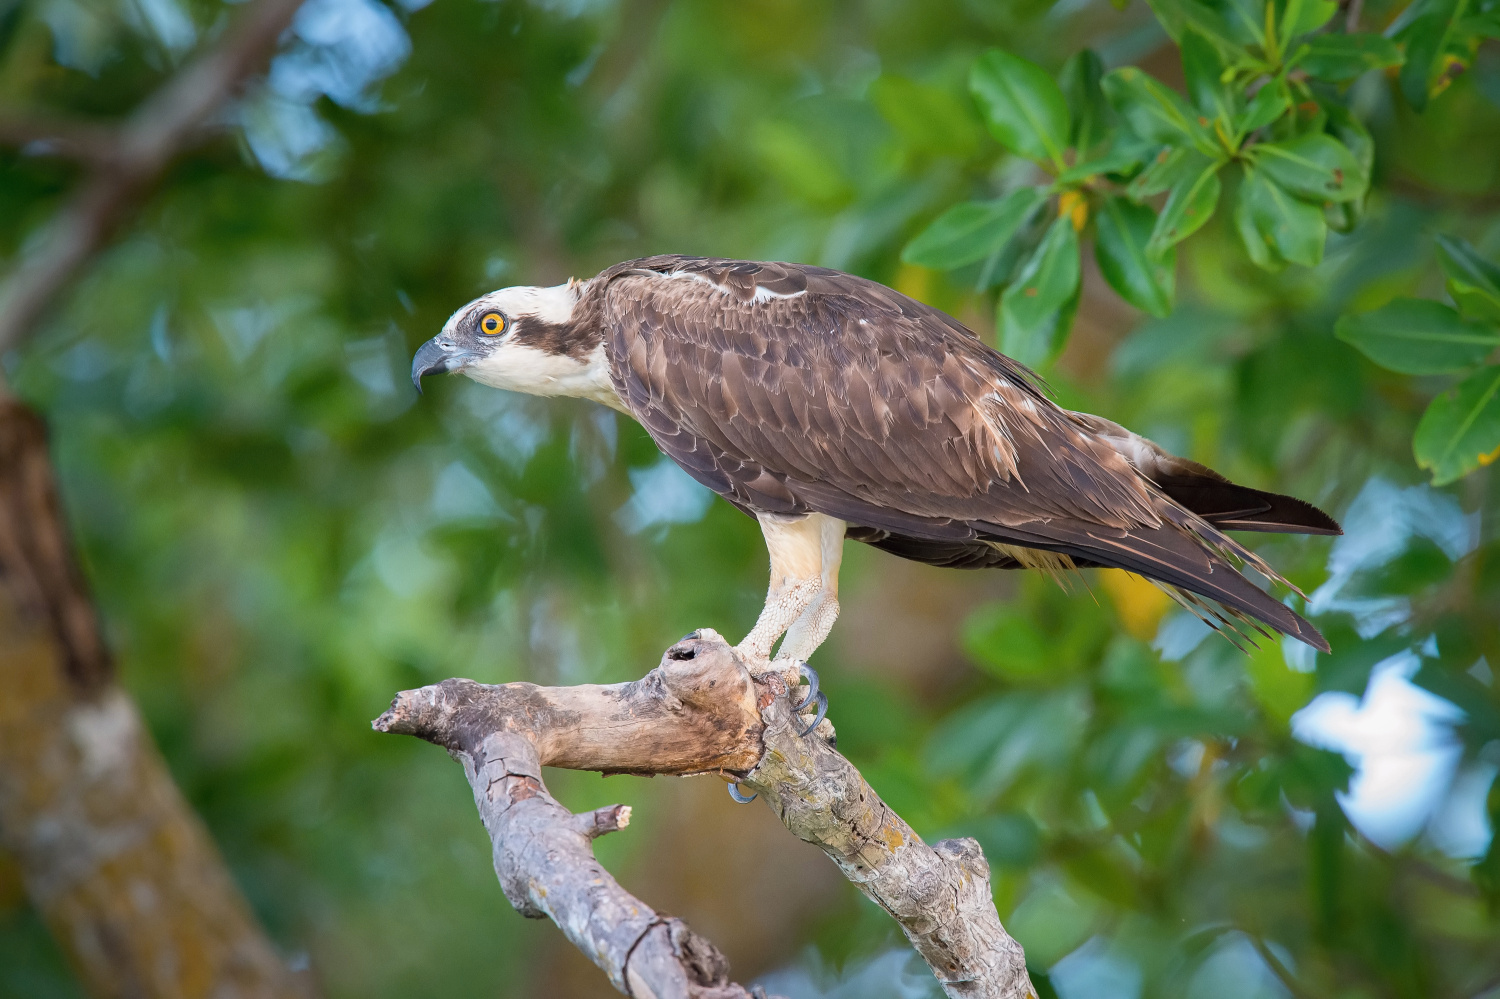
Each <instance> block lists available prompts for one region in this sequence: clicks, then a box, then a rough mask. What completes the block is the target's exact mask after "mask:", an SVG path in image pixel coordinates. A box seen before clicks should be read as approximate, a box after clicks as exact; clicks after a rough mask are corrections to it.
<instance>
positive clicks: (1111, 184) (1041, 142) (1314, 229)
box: [902, 0, 1500, 365]
mask: <svg viewBox="0 0 1500 999" xmlns="http://www.w3.org/2000/svg"><path fill="white" fill-rule="evenodd" d="M1492 3H1493V0H1481V2H1480V3H1479V4H1475V5H1469V4H1467V3H1466V2H1465V0H1454V2H1434V0H1419V2H1418V3H1416V4H1413V5H1412V6H1411V7H1410V8H1408V9H1407V10H1406V11H1404V12H1403V13H1402V14H1401V15H1400V16H1399V17H1397V18H1396V20H1395V21H1394V22H1393V23H1392V24H1391V26H1390V28H1389V29H1388V30H1387V31H1386V32H1385V33H1384V34H1376V33H1371V32H1342V33H1338V32H1333V31H1330V30H1327V29H1328V26H1329V22H1330V21H1331V20H1332V19H1333V17H1334V14H1335V13H1336V12H1337V10H1338V5H1337V4H1336V3H1333V2H1330V0H1223V2H1221V3H1218V4H1211V3H1209V2H1206V0H1153V2H1152V9H1153V11H1154V12H1155V14H1156V16H1157V18H1158V20H1159V21H1160V22H1161V23H1162V26H1163V27H1164V28H1165V30H1166V31H1167V34H1168V35H1169V36H1170V37H1171V39H1172V40H1173V42H1174V43H1175V44H1176V45H1177V46H1178V47H1179V49H1180V51H1181V56H1182V65H1183V71H1184V76H1185V79H1186V90H1187V93H1186V95H1183V94H1179V93H1178V92H1177V91H1175V90H1173V89H1172V88H1170V87H1168V86H1167V85H1165V84H1164V83H1162V82H1161V81H1160V80H1157V79H1155V78H1153V77H1152V76H1150V75H1149V74H1147V73H1145V72H1143V71H1142V70H1140V69H1138V68H1136V67H1133V66H1126V67H1122V68H1119V69H1115V70H1113V71H1111V72H1108V73H1106V72H1104V68H1103V64H1102V62H1101V60H1100V59H1099V57H1098V56H1097V55H1096V54H1095V53H1093V52H1092V51H1088V50H1085V51H1082V52H1079V53H1077V54H1076V55H1074V56H1073V57H1072V58H1071V59H1069V60H1068V61H1067V63H1066V64H1065V65H1064V66H1063V67H1062V69H1061V71H1060V72H1059V74H1058V75H1057V77H1056V78H1054V77H1053V76H1051V75H1049V74H1048V73H1047V72H1046V71H1045V70H1043V69H1042V68H1041V67H1039V66H1036V65H1035V64H1033V63H1031V62H1028V61H1027V60H1025V59H1023V58H1021V57H1019V56H1017V55H1014V54H1011V53H1008V52H1004V51H1001V50H998V49H995V50H991V51H989V52H986V53H985V54H984V55H982V56H981V57H980V58H979V59H978V60H976V62H975V63H974V65H973V67H972V68H971V71H970V76H969V89H970V91H971V93H972V95H973V97H974V100H975V101H976V102H977V104H978V106H979V109H980V112H981V114H982V117H983V119H984V121H985V123H986V125H987V126H988V128H989V131H990V133H991V134H992V135H993V136H994V137H995V138H996V139H997V140H998V141H999V143H1000V144H1001V145H1002V146H1003V147H1005V149H1006V150H1008V151H1009V152H1011V153H1013V154H1015V155H1017V156H1020V157H1023V158H1025V159H1028V160H1030V161H1032V162H1033V163H1035V164H1036V166H1037V168H1038V169H1039V170H1040V171H1041V172H1042V173H1043V174H1044V175H1046V177H1047V180H1046V181H1045V182H1044V183H1039V184H1033V185H1028V186H1023V187H1020V188H1018V189H1016V190H1013V191H1011V192H1010V193H1008V194H1006V195H1004V196H1003V197H1000V198H996V199H991V200H975V201H968V202H964V203H961V204H958V205H954V206H952V207H951V208H949V209H948V210H947V211H946V212H944V213H942V214H941V215H939V216H938V217H937V219H935V220H934V221H933V222H932V223H931V225H929V226H928V227H927V228H926V229H925V230H924V231H923V232H921V233H920V234H919V235H918V236H917V237H916V238H915V239H913V240H912V241H911V242H910V243H909V244H908V245H907V246H906V248H905V250H904V252H903V254H902V259H903V260H904V261H905V262H906V263H909V264H914V265H917V266H922V267H928V268H932V269H936V270H943V271H951V272H954V274H955V276H956V277H957V278H958V279H960V280H964V281H967V282H971V283H972V284H973V285H974V287H975V288H976V290H979V291H991V290H995V291H997V292H998V302H997V317H996V326H997V329H998V330H999V338H1000V347H1001V349H1002V350H1004V351H1006V352H1007V353H1009V354H1011V355H1012V356H1015V357H1017V358H1018V359H1020V360H1022V361H1024V362H1026V363H1028V364H1033V365H1039V364H1045V363H1047V362H1049V361H1051V360H1052V359H1054V358H1055V357H1056V356H1057V355H1058V354H1059V353H1060V352H1061V351H1062V349H1063V347H1064V346H1065V344H1066V342H1067V336H1068V332H1069V328H1070V326H1071V324H1072V319H1073V314H1074V312H1075V311H1076V309H1077V305H1078V300H1079V294H1080V291H1081V266H1080V253H1081V247H1082V243H1083V241H1085V240H1089V239H1091V240H1092V243H1093V248H1094V255H1095V259H1096V260H1097V262H1098V265H1099V270H1100V272H1101V273H1102V274H1103V276H1104V278H1105V280H1106V281H1107V282H1108V283H1109V285H1110V287H1111V288H1113V289H1114V290H1115V292H1116V293H1117V294H1119V296H1120V297H1121V298H1123V299H1125V301H1127V302H1129V303H1130V304H1131V305H1133V306H1135V307H1137V308H1139V309H1141V310H1143V311H1145V312H1148V313H1151V314H1152V315H1156V316H1165V315H1167V314H1169V313H1170V312H1171V310H1172V308H1173V305H1174V303H1175V299H1176V283H1175V276H1174V272H1175V268H1176V247H1177V244H1179V243H1181V242H1182V241H1183V240H1185V239H1187V238H1188V237H1189V236H1191V235H1192V234H1193V233H1195V232H1197V231H1198V230H1199V229H1201V228H1202V227H1203V226H1204V225H1205V224H1206V223H1207V222H1208V221H1209V219H1210V218H1212V217H1213V215H1214V213H1215V212H1216V211H1217V210H1218V209H1219V206H1220V202H1221V200H1222V198H1223V196H1224V188H1225V184H1226V181H1227V182H1228V183H1229V184H1230V185H1233V186H1234V193H1233V200H1234V205H1233V209H1232V211H1233V224H1234V231H1235V232H1236V233H1237V234H1238V236H1239V238H1240V242H1241V244H1242V245H1243V247H1244V250H1245V253H1246V255H1247V256H1248V257H1249V259H1250V261H1252V262H1253V263H1254V264H1255V265H1256V266H1257V267H1259V268H1261V269H1263V270H1266V271H1279V270H1281V269H1283V268H1284V267H1286V266H1287V265H1288V264H1298V265H1302V266H1307V267H1311V266H1315V265H1317V264H1318V263H1319V262H1321V260H1322V258H1323V249H1324V245H1325V243H1326V240H1327V236H1328V231H1329V230H1330V229H1333V230H1335V231H1347V230H1349V229H1351V228H1353V227H1354V225H1355V224H1356V223H1357V222H1358V221H1359V218H1360V216H1361V214H1362V212H1363V206H1364V201H1365V198H1366V195H1367V193H1368V190H1369V186H1370V177H1371V171H1372V167H1373V161H1374V142H1373V140H1372V139H1371V137H1370V134H1369V132H1368V131H1367V130H1366V129H1365V127H1364V126H1363V125H1362V124H1361V123H1360V121H1359V120H1358V119H1357V118H1356V117H1355V116H1354V115H1353V114H1352V113H1351V112H1350V109H1349V106H1348V103H1347V95H1346V92H1347V89H1348V88H1347V84H1349V83H1350V82H1351V81H1353V80H1354V79H1356V78H1358V77H1360V76H1361V75H1363V74H1364V73H1366V72H1368V71H1371V70H1390V71H1396V70H1397V69H1398V68H1399V73H1400V83H1401V90H1402V92H1403V93H1404V94H1405V95H1406V96H1407V99H1408V101H1409V102H1410V103H1411V104H1412V105H1413V106H1414V107H1417V108H1420V107H1422V106H1424V105H1425V103H1426V101H1427V100H1428V99H1430V98H1431V97H1434V96H1436V95H1437V94H1439V93H1441V92H1442V91H1443V89H1445V88H1446V87H1447V85H1448V83H1450V82H1451V80H1452V78H1453V75H1454V74H1455V73H1456V72H1459V71H1461V70H1462V69H1463V68H1464V67H1466V66H1467V65H1468V63H1469V61H1471V60H1472V58H1473V54H1474V51H1475V49H1476V48H1477V46H1478V42H1479V39H1481V38H1482V37H1493V36H1496V35H1497V34H1500V14H1497V13H1495V12H1492V11H1490V10H1488V6H1489V5H1491V4H1492ZM1497 6H1500V5H1497ZM1480 7H1485V8H1486V9H1484V10H1480V9H1479V8H1480ZM1356 20H1357V19H1356Z"/></svg>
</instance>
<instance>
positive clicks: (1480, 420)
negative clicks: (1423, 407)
mask: <svg viewBox="0 0 1500 999" xmlns="http://www.w3.org/2000/svg"><path fill="white" fill-rule="evenodd" d="M1411 444H1412V453H1413V454H1415V455H1416V458H1417V464H1418V465H1419V466H1421V467H1422V468H1425V469H1427V470H1428V471H1430V472H1432V484H1433V485H1435V486H1441V485H1446V484H1447V483H1449V482H1453V481H1455V480H1456V479H1461V478H1463V477H1464V476H1465V475H1468V474H1469V473H1470V472H1472V471H1474V470H1475V469H1476V468H1479V467H1480V466H1481V465H1488V464H1490V463H1491V462H1493V461H1494V460H1495V459H1496V458H1500V365H1489V366H1487V367H1483V368H1480V369H1479V370H1478V371H1476V372H1475V373H1474V374H1472V375H1470V376H1469V377H1468V378H1465V379H1464V380H1463V381H1462V382H1459V383H1458V385H1456V386H1454V387H1453V388H1451V389H1449V390H1448V391H1447V392H1444V393H1443V394H1442V395H1440V396H1438V397H1437V398H1436V399H1434V400H1432V404H1431V405H1429V406H1428V407H1427V412H1425V413H1423V414H1422V421H1421V422H1420V423H1418V424H1417V433H1416V436H1415V437H1413V438H1412V442H1411Z"/></svg>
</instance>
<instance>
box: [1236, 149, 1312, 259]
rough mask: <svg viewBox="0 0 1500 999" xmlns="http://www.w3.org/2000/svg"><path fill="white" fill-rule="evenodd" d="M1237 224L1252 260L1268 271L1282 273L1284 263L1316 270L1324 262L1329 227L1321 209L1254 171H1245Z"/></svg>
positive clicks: (1237, 204) (1237, 208)
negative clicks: (1289, 262)
mask: <svg viewBox="0 0 1500 999" xmlns="http://www.w3.org/2000/svg"><path fill="white" fill-rule="evenodd" d="M1234 224H1235V228H1237V229H1238V230H1239V233H1240V239H1241V240H1242V241H1243V242H1244V244H1245V250H1246V252H1248V253H1249V254H1250V259H1251V260H1253V261H1255V263H1256V264H1257V265H1258V266H1260V267H1262V268H1264V269H1266V270H1277V269H1279V266H1280V264H1281V261H1283V260H1287V261H1291V262H1292V263H1294V264H1303V265H1304V266H1307V267H1315V266H1317V265H1318V263H1319V262H1320V261H1322V259H1323V243H1324V241H1325V240H1326V239H1327V237H1328V224H1327V223H1326V222H1324V221H1323V211H1322V209H1321V208H1319V207H1318V206H1317V205H1314V204H1311V203H1309V202H1306V201H1303V200H1301V199H1299V198H1295V197H1293V196H1292V194H1291V192H1290V191H1288V190H1287V189H1286V188H1284V187H1282V186H1281V185H1280V184H1278V183H1276V181H1274V180H1272V179H1271V178H1270V177H1268V176H1266V174H1265V173H1263V172H1262V171H1260V170H1256V169H1254V168H1253V167H1246V169H1245V180H1244V182H1243V183H1242V184H1240V193H1239V198H1238V199H1237V202H1236V204H1235V209H1234Z"/></svg>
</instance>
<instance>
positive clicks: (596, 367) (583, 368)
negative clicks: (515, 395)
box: [464, 343, 629, 415]
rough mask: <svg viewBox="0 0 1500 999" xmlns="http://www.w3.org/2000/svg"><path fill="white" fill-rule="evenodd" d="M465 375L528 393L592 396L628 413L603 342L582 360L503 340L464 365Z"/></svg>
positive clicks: (575, 396)
mask: <svg viewBox="0 0 1500 999" xmlns="http://www.w3.org/2000/svg"><path fill="white" fill-rule="evenodd" d="M464 374H466V375H468V376H469V377H470V378H472V379H474V380H475V381H476V382H481V383H482V384H485V385H490V386H493V387H495V388H500V389H509V390H510V391H512V392H525V393H526V394H527V395H541V396H559V395H560V396H571V397H573V398H576V399H592V400H593V401H594V402H598V403H602V404H604V405H606V406H608V407H609V408H611V409H617V410H619V411H620V412H622V413H626V414H627V415H628V413H629V411H628V410H627V409H626V408H625V404H624V403H623V402H621V401H620V397H619V395H618V394H617V393H616V392H615V386H614V382H612V381H611V380H610V377H609V358H608V357H606V356H605V354H604V345H603V344H602V343H601V344H600V345H599V346H597V347H595V348H594V350H593V352H592V353H590V354H589V355H588V356H587V357H585V358H584V359H583V360H578V359H576V358H573V357H569V356H567V355H566V354H549V353H547V352H546V351H544V350H538V349H537V348H535V347H528V346H525V345H523V344H519V343H502V344H500V345H499V346H498V347H496V348H495V349H494V350H493V351H491V352H490V353H489V355H488V356H487V357H484V358H482V359H480V360H478V361H475V362H474V363H473V364H471V365H469V366H468V367H466V368H464Z"/></svg>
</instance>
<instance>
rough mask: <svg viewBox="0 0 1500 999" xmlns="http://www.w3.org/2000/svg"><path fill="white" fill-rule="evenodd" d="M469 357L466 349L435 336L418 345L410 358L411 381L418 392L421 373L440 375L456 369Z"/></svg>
mask: <svg viewBox="0 0 1500 999" xmlns="http://www.w3.org/2000/svg"><path fill="white" fill-rule="evenodd" d="M471 359H472V356H471V355H470V354H469V352H468V351H466V350H462V349H460V348H459V346H458V345H457V344H455V343H451V342H448V341H445V340H444V339H443V338H442V337H441V336H435V337H433V338H432V339H431V340H428V341H427V342H426V343H424V344H422V346H420V347H418V348H417V353H416V356H414V357H413V358H412V359H411V383H412V384H413V385H415V386H416V387H417V392H418V393H420V392H421V391H422V376H423V375H440V374H444V373H446V372H449V371H457V370H458V369H459V368H462V367H463V366H464V365H465V364H467V363H469V361H470V360H471Z"/></svg>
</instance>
